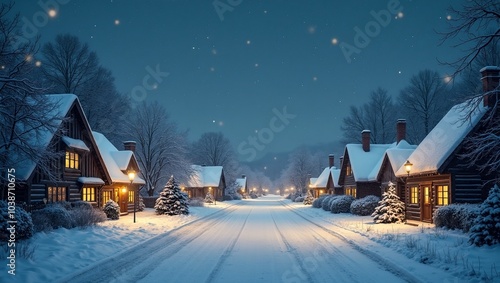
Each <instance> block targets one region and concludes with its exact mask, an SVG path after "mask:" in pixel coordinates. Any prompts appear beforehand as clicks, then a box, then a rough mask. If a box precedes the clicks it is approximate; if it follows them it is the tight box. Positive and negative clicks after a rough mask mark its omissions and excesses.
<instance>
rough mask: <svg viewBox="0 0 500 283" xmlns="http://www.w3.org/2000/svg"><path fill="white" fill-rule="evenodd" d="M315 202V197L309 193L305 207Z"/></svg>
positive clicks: (305, 200)
mask: <svg viewBox="0 0 500 283" xmlns="http://www.w3.org/2000/svg"><path fill="white" fill-rule="evenodd" d="M313 201H314V197H313V195H312V194H311V191H307V196H306V198H305V199H304V202H303V203H304V205H311V204H312V203H313Z"/></svg>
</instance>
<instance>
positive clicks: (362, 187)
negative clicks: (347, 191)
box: [356, 182, 381, 199]
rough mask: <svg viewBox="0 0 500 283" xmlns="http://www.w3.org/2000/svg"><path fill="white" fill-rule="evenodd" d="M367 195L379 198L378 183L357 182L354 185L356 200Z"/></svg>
mask: <svg viewBox="0 0 500 283" xmlns="http://www.w3.org/2000/svg"><path fill="white" fill-rule="evenodd" d="M369 195H375V196H378V197H380V196H381V194H380V183H379V182H357V183H356V198H358V199H359V198H364V197H366V196H369Z"/></svg>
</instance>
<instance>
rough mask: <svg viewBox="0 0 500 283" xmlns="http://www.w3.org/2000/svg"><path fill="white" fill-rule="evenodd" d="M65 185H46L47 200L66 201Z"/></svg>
mask: <svg viewBox="0 0 500 283" xmlns="http://www.w3.org/2000/svg"><path fill="white" fill-rule="evenodd" d="M66 199H67V198H66V187H48V188H47V200H48V201H49V202H58V201H66Z"/></svg>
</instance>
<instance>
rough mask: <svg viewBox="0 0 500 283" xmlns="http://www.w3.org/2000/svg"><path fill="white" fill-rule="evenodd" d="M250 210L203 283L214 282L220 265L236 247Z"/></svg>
mask: <svg viewBox="0 0 500 283" xmlns="http://www.w3.org/2000/svg"><path fill="white" fill-rule="evenodd" d="M252 210H253V209H250V212H248V214H247V217H246V218H245V221H244V222H243V225H241V228H240V231H239V232H238V235H236V238H234V239H233V241H232V242H231V244H230V245H229V246H228V247H227V248H226V250H225V251H224V253H223V254H222V255H221V256H220V258H219V260H218V261H217V264H216V265H215V267H214V269H213V270H212V272H210V274H209V275H208V278H207V280H206V281H205V282H207V283H209V282H213V281H214V279H215V277H216V275H217V273H219V271H220V269H221V267H222V265H223V264H224V262H225V261H226V260H227V258H228V257H229V255H230V254H231V252H232V251H233V249H234V246H235V245H236V243H237V242H238V240H239V239H240V236H241V233H242V232H243V229H244V228H245V226H246V224H247V220H248V217H249V216H250V214H251V213H252Z"/></svg>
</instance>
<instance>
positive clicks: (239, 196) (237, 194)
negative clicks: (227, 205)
mask: <svg viewBox="0 0 500 283" xmlns="http://www.w3.org/2000/svg"><path fill="white" fill-rule="evenodd" d="M242 198H243V197H242V196H241V195H240V194H239V193H235V194H233V200H241V199H242Z"/></svg>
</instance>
